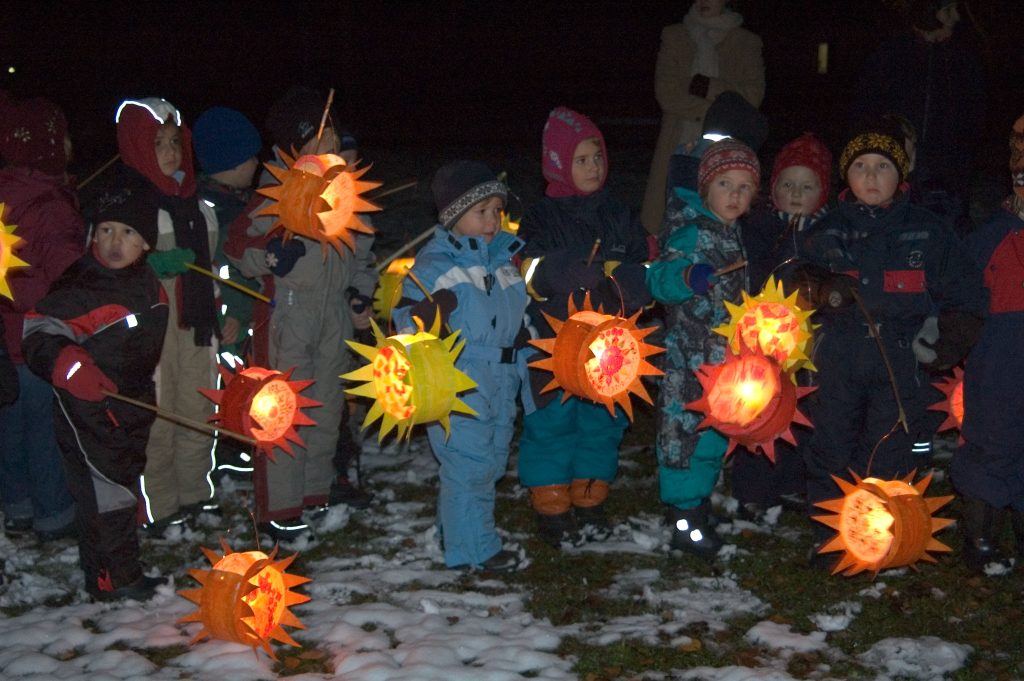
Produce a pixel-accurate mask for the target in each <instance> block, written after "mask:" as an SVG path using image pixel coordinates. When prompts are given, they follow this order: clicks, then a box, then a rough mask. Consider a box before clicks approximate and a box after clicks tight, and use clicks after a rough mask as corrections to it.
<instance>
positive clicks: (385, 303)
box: [373, 258, 415, 323]
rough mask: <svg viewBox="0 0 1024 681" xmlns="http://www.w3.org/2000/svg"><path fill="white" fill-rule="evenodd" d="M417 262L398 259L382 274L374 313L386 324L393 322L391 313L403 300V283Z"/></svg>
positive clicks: (376, 290)
mask: <svg viewBox="0 0 1024 681" xmlns="http://www.w3.org/2000/svg"><path fill="white" fill-rule="evenodd" d="M414 262H415V258H396V259H395V260H392V261H391V263H390V264H388V267H387V269H386V270H384V271H383V272H381V274H380V280H379V281H378V282H377V288H376V289H375V290H374V292H373V312H374V314H376V315H377V319H380V320H384V321H385V323H387V322H389V321H390V320H391V312H392V310H394V309H395V306H396V305H398V301H399V300H401V298H402V282H403V281H404V280H405V275H406V274H407V273H408V272H409V269H410V268H411V267H412V265H413V263H414Z"/></svg>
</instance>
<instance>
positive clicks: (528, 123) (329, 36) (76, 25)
mask: <svg viewBox="0 0 1024 681" xmlns="http://www.w3.org/2000/svg"><path fill="white" fill-rule="evenodd" d="M690 4H691V2H690V1H689V0H679V1H678V2H660V3H636V2H596V3H581V2H508V1H504V0H492V1H491V2H481V3H461V2H374V1H372V0H371V1H364V2H349V1H345V0H342V1H339V2H332V3H298V2H291V3H282V2H267V3H264V5H265V6H261V7H260V8H258V9H257V8H255V7H254V5H255V3H251V2H204V3H201V4H198V3H190V2H162V3H156V2H132V3H120V2H115V3H109V4H108V3H89V4H80V3H73V2H72V3H59V4H58V3H52V2H37V3H31V4H30V3H25V2H15V3H12V5H8V6H7V8H6V9H5V11H4V18H3V31H2V32H3V35H4V37H3V38H2V39H0V40H2V41H3V42H2V43H0V46H2V47H0V49H2V55H0V56H2V59H3V70H2V72H0V88H4V89H7V90H10V91H12V92H13V93H14V94H16V95H18V96H32V95H44V96H47V97H49V98H51V99H53V100H54V101H56V102H57V103H59V104H60V105H61V106H62V107H63V108H64V110H65V112H66V113H67V116H68V118H69V121H70V125H71V130H72V136H73V139H74V142H75V148H76V157H77V158H76V161H75V163H74V165H73V167H72V170H73V171H74V172H75V173H77V174H78V176H79V177H84V176H86V175H88V174H89V173H90V172H91V171H92V170H93V169H94V168H96V167H97V166H99V165H100V164H101V163H102V162H103V161H105V160H107V159H108V158H110V157H111V156H112V155H113V154H114V153H116V143H115V141H114V125H113V115H114V111H115V109H116V107H117V104H118V103H119V102H120V101H121V100H122V99H124V98H126V97H141V96H151V95H159V96H163V97H165V98H167V99H168V100H170V101H171V102H172V103H174V104H175V105H176V106H178V107H179V108H180V109H181V110H182V112H183V113H184V115H185V118H186V121H187V122H189V123H191V122H192V121H194V120H195V118H196V116H197V115H198V114H199V113H200V112H202V111H203V110H204V109H205V108H207V107H209V106H211V105H214V104H224V105H227V106H232V107H235V108H238V109H240V110H242V111H243V112H245V113H246V114H247V115H249V117H250V118H251V119H252V120H253V121H254V122H255V123H256V124H257V126H258V127H260V128H261V129H262V123H263V120H264V118H265V114H266V111H267V108H268V106H269V104H270V103H271V102H272V101H273V100H274V99H275V98H276V97H277V96H279V95H280V94H281V93H283V92H284V90H285V89H287V87H288V86H289V85H291V84H293V83H303V84H307V85H311V86H314V87H317V88H319V89H321V90H322V91H324V92H325V93H326V91H327V90H328V89H329V88H331V87H334V88H336V90H337V94H336V99H335V104H336V107H337V109H338V111H339V114H340V116H341V118H342V119H343V121H342V123H343V125H345V126H347V127H349V128H351V129H352V130H353V131H355V132H356V134H357V136H358V137H359V138H360V141H361V142H362V143H363V145H364V146H372V147H373V149H374V150H375V151H376V152H377V156H376V158H375V161H376V163H377V165H378V168H381V169H383V168H385V167H386V164H387V160H386V158H384V156H383V155H382V154H381V153H380V152H381V151H382V150H389V149H394V150H399V149H403V148H405V149H412V148H414V149H417V150H420V151H421V152H422V153H425V154H428V155H430V154H435V153H437V154H440V153H443V151H444V150H445V149H446V148H447V147H449V146H450V145H455V144H457V145H459V146H460V147H462V148H470V149H471V148H472V145H473V144H486V145H488V146H491V147H494V146H496V145H503V144H507V145H509V147H510V148H512V147H516V148H521V149H530V150H533V149H536V150H537V151H538V152H539V146H540V131H541V127H542V125H543V121H544V119H545V117H546V115H547V112H548V111H549V110H550V109H551V108H553V107H554V106H556V105H559V104H565V105H568V106H570V107H573V108H576V109H578V110H580V111H583V112H585V113H587V114H588V115H590V116H591V117H592V118H594V119H595V120H596V121H597V123H598V125H600V126H601V127H602V129H603V130H604V131H605V134H606V136H607V138H608V141H609V147H610V148H611V149H612V153H613V155H614V153H615V149H616V148H617V147H620V148H621V147H624V146H629V147H634V148H636V149H644V148H647V149H648V150H649V151H648V154H649V153H650V152H653V146H654V139H655V136H656V134H657V121H658V117H659V114H660V112H659V109H658V105H657V102H656V101H655V99H654V89H653V78H654V67H655V60H656V56H657V52H658V45H659V36H660V31H661V28H662V27H663V26H665V25H667V24H670V23H674V22H677V21H680V20H681V19H682V17H683V16H684V14H685V13H686V11H687V9H688V8H689V6H690ZM736 4H737V9H738V10H739V11H740V12H741V13H742V14H743V16H744V17H745V22H744V25H745V26H746V27H747V28H749V29H750V30H752V31H754V32H755V33H757V34H758V35H759V36H761V38H762V40H763V41H764V57H765V63H766V72H767V95H766V98H765V101H764V103H763V105H762V110H763V111H764V112H765V113H766V114H767V116H768V118H769V121H770V124H771V136H770V138H769V141H768V143H767V144H766V146H765V148H764V149H763V150H762V155H764V156H766V157H768V158H770V156H771V154H772V153H773V152H774V150H775V149H777V148H778V147H779V146H781V144H783V143H784V142H786V141H787V140H789V139H791V138H792V137H794V136H796V135H798V134H799V133H801V132H803V131H804V130H813V131H816V132H818V133H820V134H821V135H823V137H824V138H825V139H826V140H827V141H828V142H829V143H830V144H831V145H832V146H833V147H837V146H838V145H840V144H841V143H842V141H843V137H844V135H845V133H846V125H847V110H848V107H849V98H848V95H849V93H850V91H851V88H852V85H853V83H854V82H855V78H856V73H857V70H858V67H859V64H860V63H861V61H862V60H863V59H864V58H865V56H866V55H867V54H868V53H869V52H870V50H871V49H873V48H874V47H875V46H876V45H877V44H879V43H880V42H881V41H883V40H884V39H885V38H887V37H888V36H890V35H891V34H892V33H893V32H894V31H896V30H897V29H898V27H899V23H898V20H897V18H896V16H895V15H894V13H893V12H892V11H891V10H890V8H889V6H888V5H887V4H886V3H883V2H879V1H871V0H859V1H856V0H853V1H846V2H842V1H835V2H832V1H826V2H821V1H820V0H818V1H811V0H762V1H761V2H755V1H753V0H747V1H744V2H739V3H736ZM890 4H891V3H890ZM965 4H967V5H969V7H970V14H973V18H974V20H975V21H972V20H971V18H970V17H969V16H968V12H967V11H964V5H965ZM961 15H962V17H963V19H962V21H961V24H960V26H959V27H958V30H960V31H963V32H966V33H967V34H968V35H969V36H970V38H971V40H972V41H973V42H974V43H976V45H977V48H978V53H979V55H980V56H981V58H982V60H983V61H984V64H985V67H986V70H987V73H988V76H989V81H988V117H987V118H988V121H987V125H986V129H985V137H984V139H982V140H978V148H979V151H980V154H979V159H980V160H982V161H984V162H985V163H983V164H982V165H983V167H984V166H985V165H986V164H987V165H988V166H990V167H991V170H992V172H996V173H998V172H999V168H1000V167H1001V168H1005V163H1006V158H1007V156H1006V153H1007V152H1006V139H1007V134H1008V130H1009V126H1010V125H1011V123H1012V121H1013V120H1014V119H1015V118H1016V116H1017V115H1019V113H1020V112H1021V111H1024V86H1022V83H1024V78H1022V74H1024V58H1022V55H1024V51H1022V50H1021V48H1020V44H1019V40H1020V36H1021V33H1022V28H1024V3H1022V2H1021V1H1020V0H970V1H969V2H967V3H965V2H961ZM979 29H980V30H979ZM820 42H828V43H829V45H830V70H829V73H828V74H827V75H818V74H817V73H816V61H815V59H816V51H817V45H818V43H820ZM8 65H14V66H16V69H17V70H16V72H15V73H14V74H13V75H11V74H9V73H7V66H8ZM529 153H533V152H532V151H531V152H529ZM648 158H649V156H648Z"/></svg>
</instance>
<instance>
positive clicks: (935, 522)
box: [932, 517, 956, 534]
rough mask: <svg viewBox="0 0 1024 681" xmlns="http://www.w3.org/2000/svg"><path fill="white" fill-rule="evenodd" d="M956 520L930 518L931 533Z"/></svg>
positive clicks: (944, 527)
mask: <svg viewBox="0 0 1024 681" xmlns="http://www.w3.org/2000/svg"><path fill="white" fill-rule="evenodd" d="M955 522H956V521H955V520H953V519H952V518H935V517H933V518H932V534H935V533H936V532H938V531H939V530H944V529H946V528H947V527H949V526H950V525H952V524H953V523H955Z"/></svg>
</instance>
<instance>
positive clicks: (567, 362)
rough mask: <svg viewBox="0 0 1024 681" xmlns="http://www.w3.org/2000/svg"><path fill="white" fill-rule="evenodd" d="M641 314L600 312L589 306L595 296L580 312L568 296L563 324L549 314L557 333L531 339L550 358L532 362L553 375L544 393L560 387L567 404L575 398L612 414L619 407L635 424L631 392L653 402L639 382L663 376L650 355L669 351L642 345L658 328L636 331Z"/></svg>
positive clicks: (533, 365)
mask: <svg viewBox="0 0 1024 681" xmlns="http://www.w3.org/2000/svg"><path fill="white" fill-rule="evenodd" d="M639 316H640V313H639V312H637V313H636V314H634V315H633V316H632V317H630V318H628V319H626V318H623V317H616V316H614V315H608V314H604V313H603V312H602V311H600V310H597V311H595V310H594V309H593V307H592V306H591V304H590V294H587V296H586V298H585V299H584V301H583V309H582V310H577V309H576V304H575V303H574V302H573V300H572V297H570V298H569V316H568V318H567V319H566V320H565V321H564V322H563V321H560V320H558V319H555V318H554V317H552V316H550V315H549V314H547V313H544V317H545V318H547V320H548V324H550V325H551V328H552V329H553V330H554V332H555V334H556V335H555V337H554V338H543V339H540V340H531V341H530V343H531V344H532V345H534V346H536V347H538V348H540V349H541V350H543V351H545V352H547V353H548V354H550V355H551V356H550V357H548V358H545V359H541V360H537V361H536V362H531V363H530V366H531V367H535V368H537V369H546V370H548V371H550V372H552V373H553V374H554V378H553V379H551V382H550V383H548V384H547V385H546V386H544V388H543V389H542V390H541V392H547V391H548V390H554V389H556V388H559V387H560V388H562V389H563V391H564V392H563V394H562V401H563V402H564V401H566V400H567V399H569V397H570V396H572V395H575V396H577V397H582V398H585V399H588V400H591V401H593V402H599V403H601V404H603V405H604V406H605V407H607V408H608V412H609V413H610V414H611V415H612V416H615V405H616V404H618V405H619V406H621V407H622V409H623V410H624V411H625V412H626V415H627V416H628V417H629V419H630V420H632V419H633V405H632V403H631V402H630V400H629V394H630V393H633V394H635V395H639V396H640V398H641V399H642V400H644V401H645V402H647V403H648V404H651V397H650V395H648V394H647V389H646V388H644V385H643V383H642V382H641V380H640V379H641V377H642V376H660V375H661V374H662V373H663V372H662V371H661V370H660V369H657V368H656V367H655V366H654V365H652V364H650V363H649V362H648V361H647V357H649V356H651V355H654V354H657V353H659V352H664V351H665V350H664V348H659V347H657V346H654V345H648V344H647V343H644V342H643V339H644V338H645V337H647V335H649V334H650V333H651V332H653V331H654V327H650V328H646V329H639V328H637V326H636V320H637V318H638V317H639Z"/></svg>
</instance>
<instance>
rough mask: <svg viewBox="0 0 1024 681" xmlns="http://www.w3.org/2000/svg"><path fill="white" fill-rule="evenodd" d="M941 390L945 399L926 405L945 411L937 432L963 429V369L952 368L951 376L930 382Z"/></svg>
mask: <svg viewBox="0 0 1024 681" xmlns="http://www.w3.org/2000/svg"><path fill="white" fill-rule="evenodd" d="M932 385H933V386H934V387H935V388H937V389H938V390H941V391H942V394H943V395H945V396H946V399H944V400H942V401H941V402H937V403H935V404H933V405H932V406H930V407H928V408H929V409H931V410H932V411H942V412H945V413H946V420H945V421H943V422H942V425H941V426H939V429H938V430H939V432H942V431H944V430H951V429H954V428H955V429H956V430H963V427H964V370H963V369H961V368H960V367H955V368H954V369H953V376H952V377H950V376H946V377H945V378H943V379H942V380H941V381H939V382H938V383H933V384H932ZM961 439H962V438H961Z"/></svg>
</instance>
